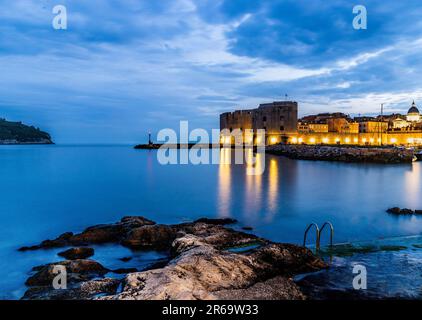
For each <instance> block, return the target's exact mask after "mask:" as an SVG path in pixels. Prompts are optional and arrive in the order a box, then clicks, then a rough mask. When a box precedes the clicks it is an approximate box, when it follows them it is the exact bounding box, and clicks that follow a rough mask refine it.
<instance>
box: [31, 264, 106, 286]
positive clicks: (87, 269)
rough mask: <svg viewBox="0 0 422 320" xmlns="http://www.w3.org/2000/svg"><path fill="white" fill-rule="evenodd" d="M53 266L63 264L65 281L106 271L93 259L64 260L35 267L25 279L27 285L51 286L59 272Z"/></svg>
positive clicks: (96, 275) (82, 279)
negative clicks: (32, 272) (32, 273)
mask: <svg viewBox="0 0 422 320" xmlns="http://www.w3.org/2000/svg"><path fill="white" fill-rule="evenodd" d="M55 266H64V267H65V268H66V272H67V282H68V283H71V282H80V281H87V280H91V279H93V278H95V277H99V276H103V275H104V274H106V273H107V272H108V270H107V269H106V268H104V267H103V266H102V265H101V264H99V263H98V262H96V261H93V260H84V259H80V260H66V261H61V262H56V263H50V264H47V265H44V266H38V267H35V268H34V269H33V270H34V271H36V273H35V274H34V275H32V276H30V277H29V278H28V280H26V282H25V284H26V285H27V286H52V283H53V279H54V278H55V277H56V276H57V274H58V273H59V272H58V271H57V270H55Z"/></svg>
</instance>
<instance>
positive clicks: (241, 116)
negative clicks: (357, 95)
mask: <svg viewBox="0 0 422 320" xmlns="http://www.w3.org/2000/svg"><path fill="white" fill-rule="evenodd" d="M248 129H251V130H253V132H254V133H255V134H254V135H253V136H247V132H248ZM258 129H263V130H265V144H266V145H271V144H277V143H289V144H326V145H330V144H331V145H332V144H335V145H361V146H364V145H367V146H371V145H373V146H379V145H401V146H422V116H421V114H420V112H419V109H418V108H417V106H416V104H415V102H413V103H412V105H411V107H410V109H409V111H408V113H407V114H406V115H401V114H392V115H379V116H376V117H369V116H363V117H362V116H359V117H354V118H351V117H350V116H349V115H346V114H344V113H321V114H317V115H309V116H305V117H303V118H301V119H298V103H297V102H295V101H275V102H272V103H265V104H260V105H259V106H258V108H256V109H249V110H236V111H234V112H226V113H223V114H221V115H220V130H222V134H221V142H222V143H225V144H234V143H235V134H234V133H235V132H236V133H238V132H239V131H240V132H242V135H243V139H244V141H245V142H247V143H251V142H252V141H253V143H255V144H256V143H259V142H260V141H257V139H258V138H257V136H256V131H257V130H258Z"/></svg>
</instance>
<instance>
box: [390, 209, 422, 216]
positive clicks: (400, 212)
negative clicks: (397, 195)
mask: <svg viewBox="0 0 422 320" xmlns="http://www.w3.org/2000/svg"><path fill="white" fill-rule="evenodd" d="M416 211H418V210H416ZM416 211H413V210H412V209H407V208H404V209H400V208H398V207H394V208H390V209H388V210H387V212H388V213H391V214H396V215H412V214H415V213H416Z"/></svg>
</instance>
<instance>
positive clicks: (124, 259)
mask: <svg viewBox="0 0 422 320" xmlns="http://www.w3.org/2000/svg"><path fill="white" fill-rule="evenodd" d="M119 260H120V261H123V262H129V261H130V260H132V257H123V258H120V259H119Z"/></svg>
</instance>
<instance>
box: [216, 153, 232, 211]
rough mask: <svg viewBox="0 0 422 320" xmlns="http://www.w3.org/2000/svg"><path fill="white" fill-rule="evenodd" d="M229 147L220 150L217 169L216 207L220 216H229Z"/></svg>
mask: <svg viewBox="0 0 422 320" xmlns="http://www.w3.org/2000/svg"><path fill="white" fill-rule="evenodd" d="M230 159H231V149H230V148H222V149H221V150H220V164H219V170H218V204H219V206H218V208H219V212H218V214H219V216H220V217H229V216H230V215H231V213H230V205H231V165H230Z"/></svg>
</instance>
